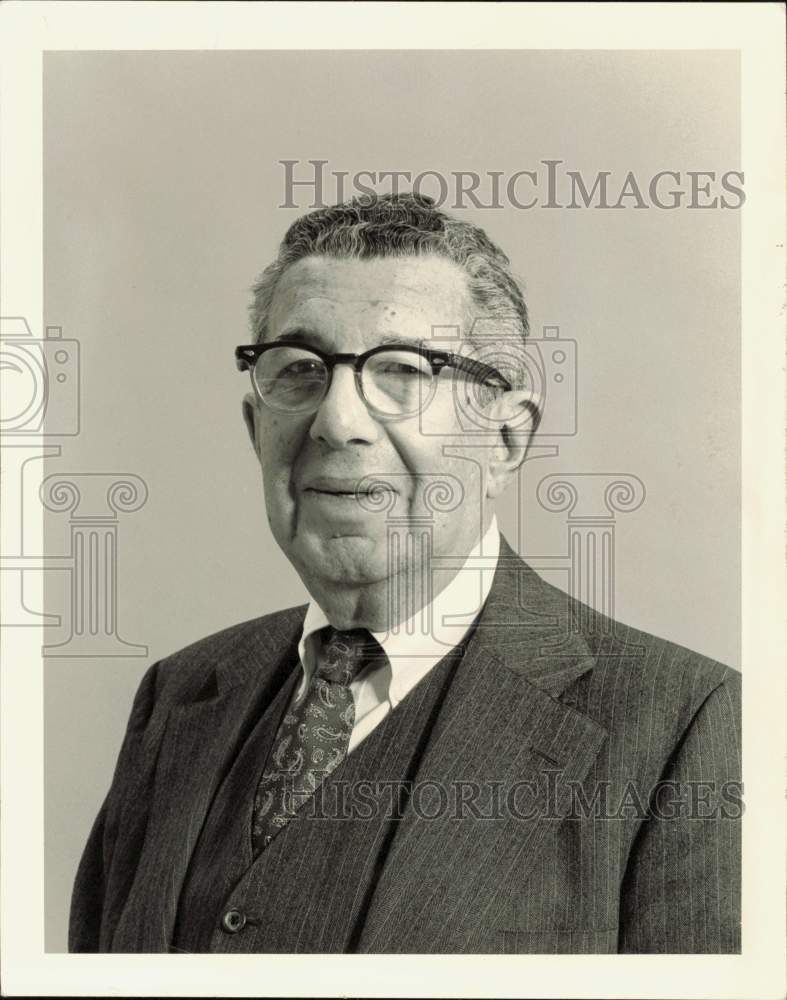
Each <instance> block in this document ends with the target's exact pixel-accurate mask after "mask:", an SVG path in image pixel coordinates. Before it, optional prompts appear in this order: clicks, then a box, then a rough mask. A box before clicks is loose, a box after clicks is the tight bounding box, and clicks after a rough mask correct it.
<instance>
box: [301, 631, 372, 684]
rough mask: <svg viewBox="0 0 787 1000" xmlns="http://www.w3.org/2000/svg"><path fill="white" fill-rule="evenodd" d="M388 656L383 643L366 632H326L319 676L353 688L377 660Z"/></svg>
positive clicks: (318, 671) (318, 669)
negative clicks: (355, 680) (376, 658)
mask: <svg viewBox="0 0 787 1000" xmlns="http://www.w3.org/2000/svg"><path fill="white" fill-rule="evenodd" d="M381 655H384V654H383V649H382V646H381V645H380V643H379V642H378V641H377V640H376V639H375V638H374V636H373V635H372V633H371V632H369V631H368V630H367V629H365V628H354V629H348V630H347V631H339V630H338V629H335V628H332V627H331V628H328V629H327V630H326V632H325V639H324V642H323V649H322V656H321V657H320V662H319V666H318V667H317V676H318V677H323V678H324V679H325V680H327V681H331V682H332V683H334V684H342V685H349V684H351V683H352V682H353V680H354V679H355V677H357V675H358V674H359V673H360V672H361V670H362V669H363V668H364V667H365V666H366V664H367V663H369V661H370V660H372V659H374V658H375V657H378V656H381Z"/></svg>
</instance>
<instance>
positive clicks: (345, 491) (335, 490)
mask: <svg viewBox="0 0 787 1000" xmlns="http://www.w3.org/2000/svg"><path fill="white" fill-rule="evenodd" d="M364 478H365V477H364V476H351V477H348V476H314V477H311V478H310V479H308V480H307V481H306V485H305V486H304V487H303V490H304V492H309V491H311V492H314V493H330V494H333V495H334V496H353V497H354V496H364V495H366V494H369V493H371V492H372V489H371V488H370V489H360V490H359V489H358V486H359V484H360V483H361V482H362V481H363V479H364Z"/></svg>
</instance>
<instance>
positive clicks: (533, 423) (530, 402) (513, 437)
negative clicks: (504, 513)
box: [486, 389, 541, 500]
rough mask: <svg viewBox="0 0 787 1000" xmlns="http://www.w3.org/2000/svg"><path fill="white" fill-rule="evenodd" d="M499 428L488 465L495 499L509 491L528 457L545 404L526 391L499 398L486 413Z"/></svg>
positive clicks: (489, 492)
mask: <svg viewBox="0 0 787 1000" xmlns="http://www.w3.org/2000/svg"><path fill="white" fill-rule="evenodd" d="M486 415H487V416H488V418H489V420H490V422H491V423H495V424H497V426H498V440H497V442H496V443H495V444H494V446H493V447H492V449H491V454H490V455H489V459H488V462H487V479H486V495H487V497H488V498H489V499H491V500H493V499H495V498H496V497H499V496H500V494H501V493H503V491H504V490H505V488H506V487H507V486H508V484H509V483H510V482H511V480H512V479H513V477H514V476H515V475H516V473H517V470H518V469H519V468H520V466H521V465H522V463H523V462H524V461H525V458H526V457H527V449H528V448H529V447H530V442H531V441H532V440H533V434H534V433H535V431H536V429H537V427H538V422H539V420H540V417H541V402H540V400H539V399H537V398H536V397H535V396H534V394H533V393H532V392H530V391H527V390H524V389H511V390H509V391H508V392H505V393H503V394H502V395H501V396H498V397H497V399H495V400H494V401H493V402H492V403H490V404H489V407H488V409H487V411H486Z"/></svg>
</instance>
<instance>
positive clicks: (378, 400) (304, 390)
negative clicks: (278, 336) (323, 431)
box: [254, 345, 432, 416]
mask: <svg viewBox="0 0 787 1000" xmlns="http://www.w3.org/2000/svg"><path fill="white" fill-rule="evenodd" d="M254 379H255V382H256V384H257V389H258V391H259V393H260V396H261V398H262V400H263V401H264V402H265V403H266V404H267V405H268V406H270V407H271V409H274V410H280V411H284V412H286V413H299V412H305V411H308V410H312V409H316V408H317V407H318V406H319V405H320V403H321V401H322V399H323V397H324V396H325V393H326V392H327V389H328V383H329V380H330V372H329V370H328V367H327V365H326V364H325V363H324V362H323V360H322V359H321V358H320V357H318V355H316V354H313V353H312V352H311V351H309V350H307V349H305V348H299V347H292V346H288V345H282V346H281V347H273V348H271V349H270V350H267V351H265V353H264V354H261V355H260V356H259V358H258V359H257V363H256V365H255V367H254ZM431 385H432V367H431V365H430V363H429V361H428V360H427V359H426V358H425V357H423V355H421V354H418V353H417V352H416V351H403V350H398V349H396V348H392V349H391V350H386V351H380V352H379V353H377V354H372V355H371V356H370V357H368V358H367V359H366V361H365V362H364V364H363V367H362V369H361V391H362V393H363V396H364V399H365V400H366V402H367V403H368V405H369V406H370V407H372V409H374V410H377V411H379V412H380V413H384V414H387V415H390V416H400V415H402V414H406V413H416V412H417V411H418V410H419V409H420V407H421V406H422V404H423V401H424V400H425V398H426V397H427V396H428V394H429V390H430V388H431Z"/></svg>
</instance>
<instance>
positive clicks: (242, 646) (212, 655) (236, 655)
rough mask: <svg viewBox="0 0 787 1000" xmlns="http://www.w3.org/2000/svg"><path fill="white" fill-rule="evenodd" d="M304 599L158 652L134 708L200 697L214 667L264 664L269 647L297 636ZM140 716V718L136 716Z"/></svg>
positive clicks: (274, 649) (278, 647)
mask: <svg viewBox="0 0 787 1000" xmlns="http://www.w3.org/2000/svg"><path fill="white" fill-rule="evenodd" d="M305 610H306V605H298V606H296V607H292V608H285V609H284V610H281V611H274V612H271V613H270V614H267V615H262V616H260V617H258V618H251V619H249V620H248V621H244V622H239V623H238V624H235V625H230V626H229V627H227V628H224V629H221V630H220V631H218V632H214V633H212V634H211V635H207V636H204V637H203V638H201V639H197V640H196V641H195V642H192V643H190V644H189V645H188V646H184V647H183V648H182V649H179V650H177V651H176V652H174V653H170V654H168V655H167V656H165V657H163V658H161V659H160V660H158V661H157V662H156V663H154V664H153V665H152V666H151V667H149V668H148V671H147V673H146V674H145V676H144V677H143V680H142V683H141V684H140V689H139V691H138V693H137V701H139V700H140V697H141V694H142V692H143V690H146V691H147V697H146V698H143V699H142V700H143V701H144V702H146V703H147V712H146V705H145V704H142V705H140V706H137V705H136V702H135V712H137V714H139V715H142V716H144V715H146V714H147V715H149V712H150V710H151V709H152V707H153V704H154V703H155V705H156V707H157V708H158V709H160V710H162V711H166V710H168V709H169V708H171V707H172V706H173V705H176V704H183V703H186V702H190V701H194V700H199V699H200V698H202V697H207V696H209V694H210V687H211V685H215V675H216V670H217V667H221V666H222V665H228V666H230V667H232V668H234V667H235V666H236V665H238V664H243V663H257V664H258V665H260V666H262V667H264V666H266V665H267V664H266V662H265V661H266V659H268V660H269V659H270V656H267V657H266V655H265V653H266V651H267V652H269V653H273V654H275V653H284V652H285V651H286V649H287V648H288V647H289V646H290V645H291V644H292V643H293V642H294V641H295V640H296V638H297V636H298V634H299V629H300V626H301V625H302V623H303V618H304V614H305ZM139 721H140V722H141V721H143V720H142V719H140V720H139Z"/></svg>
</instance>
